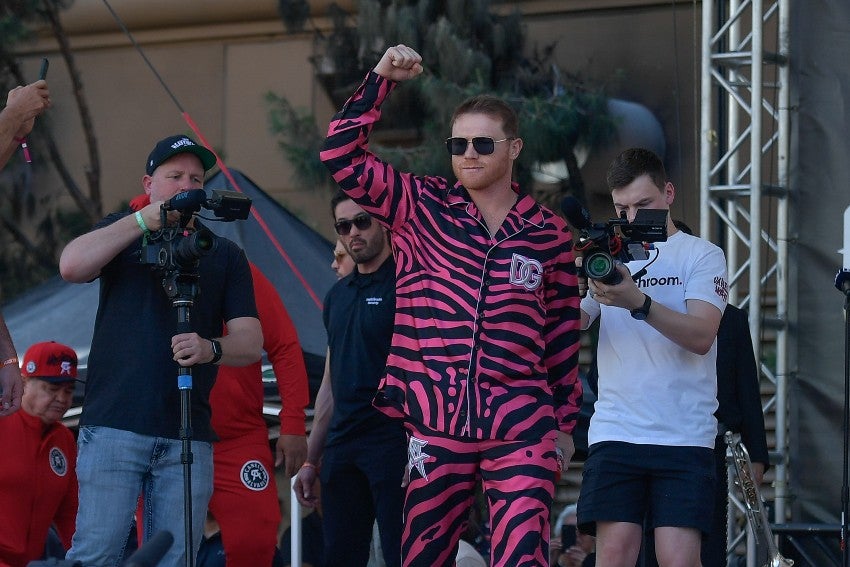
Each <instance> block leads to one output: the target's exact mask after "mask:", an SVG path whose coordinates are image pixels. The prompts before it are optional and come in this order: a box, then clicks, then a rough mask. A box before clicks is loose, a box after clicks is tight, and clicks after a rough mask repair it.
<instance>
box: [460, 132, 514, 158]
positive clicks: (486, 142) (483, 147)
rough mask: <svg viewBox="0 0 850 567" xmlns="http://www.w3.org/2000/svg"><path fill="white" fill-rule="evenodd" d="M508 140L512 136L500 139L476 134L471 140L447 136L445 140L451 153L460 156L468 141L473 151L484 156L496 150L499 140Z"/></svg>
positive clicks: (464, 151)
mask: <svg viewBox="0 0 850 567" xmlns="http://www.w3.org/2000/svg"><path fill="white" fill-rule="evenodd" d="M508 140H513V138H511V137H508V138H502V139H501V140H494V139H493V138H490V137H489V136H476V137H475V138H472V139H471V140H467V139H466V138H449V139H447V140H446V148H448V150H449V153H450V154H451V155H453V156H462V155H463V154H465V153H466V148H467V146H469V142H472V147H473V148H475V151H476V152H478V153H479V154H481V155H483V156H486V155H490V154H492V153H493V152H494V151H496V144H498V143H499V142H506V141H508Z"/></svg>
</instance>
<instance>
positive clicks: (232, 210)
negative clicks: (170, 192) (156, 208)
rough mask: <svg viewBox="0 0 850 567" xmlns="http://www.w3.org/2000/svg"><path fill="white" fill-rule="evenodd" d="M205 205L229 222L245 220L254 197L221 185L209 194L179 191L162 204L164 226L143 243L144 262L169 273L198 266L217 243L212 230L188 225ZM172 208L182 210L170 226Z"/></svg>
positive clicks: (199, 190)
mask: <svg viewBox="0 0 850 567" xmlns="http://www.w3.org/2000/svg"><path fill="white" fill-rule="evenodd" d="M201 207H203V208H205V209H208V210H210V211H212V212H213V214H214V215H215V216H216V217H218V219H220V220H222V221H225V222H230V221H234V220H245V219H247V218H248V213H249V212H250V210H251V199H250V198H248V197H246V196H245V195H243V194H242V193H237V192H235V191H225V190H221V189H214V190H213V191H212V196H211V197H209V198H207V193H206V191H204V190H203V189H191V190H189V191H183V192H182V193H178V194H177V195H175V196H174V197H172V198H171V199H169V200H168V201H165V202H164V203H163V204H162V205H161V206H160V215H161V221H162V223H161V226H162V228H161V229H160V230H158V231H156V232H154V233H152V234H150V235H149V236H148V237H147V238H146V239H145V242H143V243H142V250H141V257H140V258H139V261H140V263H142V264H148V265H151V266H153V267H154V268H156V269H161V270H163V271H165V272H166V273H169V272H180V271H192V270H194V269H195V268H196V267H197V265H198V260H199V259H200V258H201V256H206V255H207V254H209V253H211V252H212V251H213V250H215V247H216V245H217V240H216V236H215V234H213V232H212V231H211V230H209V229H206V228H203V227H201V228H198V229H194V228H188V224H189V221H190V220H191V219H192V217H193V216H194V214H195V213H196V212H198V211H200V210H201ZM169 211H180V223H179V224H178V225H177V226H167V223H166V220H167V216H168V212H169Z"/></svg>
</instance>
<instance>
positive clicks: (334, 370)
mask: <svg viewBox="0 0 850 567" xmlns="http://www.w3.org/2000/svg"><path fill="white" fill-rule="evenodd" d="M395 283H396V282H395V262H393V260H392V258H388V259H387V260H386V261H385V262H384V263H383V264H382V265H381V267H380V268H378V270H377V271H375V272H373V273H371V274H361V273H359V272H358V271H357V270H355V271H354V272H352V273H351V274H350V275H348V276H346V277H345V278H343V279H341V280H340V281H338V282H337V283H336V284H335V285H334V286H333V287H332V288H331V290H330V291H329V292H328V295H327V297H326V298H325V308H324V310H323V314H322V316H323V318H324V321H325V328H326V329H327V331H328V346H329V347H330V369H331V390H332V391H333V398H334V411H333V418H332V419H331V424H330V428H329V429H328V436H327V439H326V443H325V445H326V446H332V445H334V444H338V443H343V442H345V441H350V440H353V439H362V436H363V435H370V436H372V437H373V438H375V437H377V438H378V440H379V439H386V440H388V441H399V440H401V441H402V442H404V438H403V435H404V432H403V428H402V426H401V422H398V421H395V420H393V419H390V418H389V417H387V416H385V415H384V414H382V413H380V412H378V410H376V409H375V408H374V407H373V406H372V399H373V398H374V397H375V394H376V393H377V391H378V384H379V383H380V380H381V377H383V375H384V369H385V367H386V365H387V356H388V355H389V352H390V341H391V340H392V335H393V319H394V317H395Z"/></svg>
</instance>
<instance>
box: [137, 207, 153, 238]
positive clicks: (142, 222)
mask: <svg viewBox="0 0 850 567" xmlns="http://www.w3.org/2000/svg"><path fill="white" fill-rule="evenodd" d="M136 222H137V223H139V228H141V229H142V232H144V233H145V234H149V233H150V230H148V225H146V224H145V219H144V218H143V217H142V212H141V211H136Z"/></svg>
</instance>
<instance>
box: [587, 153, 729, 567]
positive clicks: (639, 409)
mask: <svg viewBox="0 0 850 567" xmlns="http://www.w3.org/2000/svg"><path fill="white" fill-rule="evenodd" d="M607 182H608V187H609V189H610V190H611V197H612V199H613V202H614V209H615V211H616V213H617V215H618V216H621V215H623V214H625V216H626V218H627V219H628V220H629V222H632V221H633V220H634V218H635V214H636V212H637V211H638V210H640V209H666V210H668V215H667V240H666V241H665V242H659V243H656V244H655V250H654V251H650V253H649V259H648V260H646V261H633V262H629V263H628V264H618V265H617V270H618V271H619V272H620V274H621V275H622V276H623V277H622V281H621V282H619V283H616V284H606V283H603V282H602V281H598V280H592V279H591V280H588V288H589V290H588V295H587V297H585V298H584V299H583V300H582V303H581V320H582V328H584V329H586V328H587V327H588V326H589V325H590V324H591V323H592V322H593V321H594V320H595V319H596V318H597V317H599V318H600V325H599V344H598V367H599V386H598V387H599V392H598V401H597V402H596V404H595V407H594V414H593V417H592V418H591V422H590V430H589V433H588V443H589V452H588V458H587V461H586V462H585V466H584V480H583V482H582V488H581V496H580V498H579V505H578V524H579V529H580V530H581V531H584V532H587V533H593V532H594V530H595V534H596V538H597V539H596V550H597V564H599V565H605V566H607V567H634V565H635V560H636V558H637V556H638V551H639V549H640V545H641V536H642V525H643V522H644V517H647V518H648V519H649V522H650V523H649V526H650V527H652V528H654V529H655V546H656V553H657V555H658V561H659V564H660V565H661V566H662V567H697V566H699V564H700V541H701V537H702V534H703V533H707V532H708V531H709V530H710V527H711V526H710V522H711V510H712V502H713V478H714V465H713V462H714V457H713V450H714V441H715V437H716V435H717V421H716V419H715V418H714V411H715V409H716V408H717V373H716V367H715V359H716V341H715V339H716V336H717V329H718V326H719V324H720V318H721V315H722V314H723V309H724V308H725V306H726V300H727V296H728V284H727V280H726V261H725V258H724V255H723V252H722V251H721V250H720V249H719V248H718V247H717V246H715V245H713V244H711V243H709V242H707V241H705V240H702V239H700V238H697V237H694V236H690V235H688V234H685V233H683V232H680V231H678V230H677V229H676V227H675V226H674V225H673V222H672V220H671V218H670V215H669V208H670V206H671V205H672V203H673V199H674V197H675V193H676V190H675V188H674V186H673V184H672V183H670V181H669V180H668V179H667V176H666V172H665V170H664V166H663V164H662V162H661V160H660V159H659V158H658V156H656V155H655V154H654V153H652V152H650V151H648V150H644V149H629V150H626V151H624V152H623V153H621V154H620V155H619V156H618V157H617V158H616V159H615V160H614V162H613V163H612V164H611V166H610V167H609V169H608V173H607ZM644 268H645V269H646V271H645V273H643V275H638V277H637V281H634V280H633V279H632V274H639V272H641V271H642V270H643V269H644Z"/></svg>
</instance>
